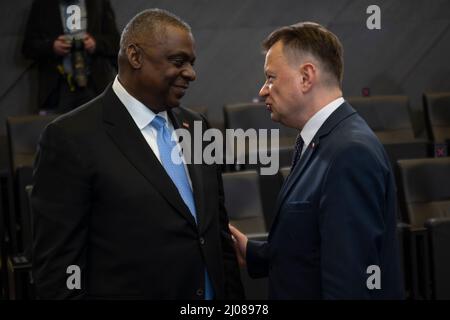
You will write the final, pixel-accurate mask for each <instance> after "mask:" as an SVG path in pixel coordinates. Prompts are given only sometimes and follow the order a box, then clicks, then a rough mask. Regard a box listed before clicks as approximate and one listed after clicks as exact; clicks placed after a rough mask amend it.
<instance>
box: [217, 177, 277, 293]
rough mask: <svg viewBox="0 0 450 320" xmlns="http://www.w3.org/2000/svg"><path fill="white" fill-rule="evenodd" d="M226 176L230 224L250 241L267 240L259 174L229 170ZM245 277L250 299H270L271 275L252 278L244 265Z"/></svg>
mask: <svg viewBox="0 0 450 320" xmlns="http://www.w3.org/2000/svg"><path fill="white" fill-rule="evenodd" d="M222 178H223V186H224V194H225V207H226V208H227V212H228V217H229V219H230V223H231V224H232V225H233V226H235V227H237V228H238V229H239V230H240V231H241V232H243V233H244V234H246V235H247V237H248V238H249V239H250V240H261V241H264V240H266V239H267V228H266V223H265V219H264V214H263V202H262V199H261V192H260V182H259V175H258V173H257V172H256V171H255V170H248V171H238V172H226V173H223V174H222ZM241 279H242V283H243V285H244V289H245V294H246V298H247V299H251V300H261V299H267V297H268V281H267V278H262V279H252V278H250V276H249V275H248V272H247V269H246V268H245V267H244V268H241Z"/></svg>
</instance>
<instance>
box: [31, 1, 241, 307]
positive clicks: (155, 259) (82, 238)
mask: <svg viewBox="0 0 450 320" xmlns="http://www.w3.org/2000/svg"><path fill="white" fill-rule="evenodd" d="M194 60H195V51H194V39H193V36H192V33H191V29H190V27H189V26H188V25H187V24H186V23H185V22H184V21H182V20H181V19H180V18H178V17H176V16H174V15H173V14H171V13H169V12H166V11H163V10H159V9H151V10H146V11H143V12H141V13H139V14H138V15H137V16H135V17H134V18H133V19H132V20H131V21H130V22H129V23H128V24H127V26H126V27H125V29H124V30H123V33H122V36H121V42H120V51H119V58H118V65H119V73H118V76H117V77H116V79H115V81H114V82H113V84H112V85H111V86H109V87H108V88H107V89H106V90H105V92H104V93H103V94H102V95H100V96H99V97H97V98H96V99H95V100H92V101H91V102H89V103H88V104H86V105H84V106H82V107H80V108H78V109H76V110H74V111H72V112H71V113H69V114H67V115H64V116H62V117H61V118H59V119H57V120H56V121H55V122H53V123H52V124H50V125H49V126H48V127H47V129H46V130H45V132H44V134H43V136H42V138H41V141H40V148H39V153H38V157H37V161H36V165H35V174H34V188H33V194H32V206H33V211H34V215H35V222H34V228H35V239H34V260H33V273H34V279H35V282H36V288H37V294H38V296H39V297H40V298H44V299H46V298H56V299H64V298H79V299H89V298H103V299H193V300H205V299H206V300H210V299H240V298H243V288H242V284H241V281H240V277H239V269H238V265H237V260H236V256H235V253H234V250H233V245H232V241H231V236H230V233H229V230H228V218H227V214H226V212H225V209H224V205H223V203H224V201H223V187H222V180H221V175H220V172H219V170H218V168H217V167H216V166H215V165H194V164H186V163H189V162H188V161H185V160H186V159H182V160H184V161H183V162H181V163H178V164H176V163H174V162H171V157H170V154H169V150H170V149H171V147H174V146H170V139H169V140H164V137H167V136H170V134H172V132H173V131H174V129H176V128H179V127H185V128H189V130H193V128H194V121H201V123H202V126H203V128H204V129H206V128H207V124H206V123H205V121H204V119H203V118H202V117H201V116H200V115H198V114H195V113H193V112H191V111H188V110H186V109H182V108H179V105H180V100H181V98H182V97H183V95H184V94H185V92H186V90H187V89H188V87H189V83H190V82H192V81H194V80H195V71H194V69H193V64H194ZM168 141H169V142H168ZM167 143H169V144H167ZM175 144H176V143H175ZM175 147H177V146H176V145H175ZM206 194H208V196H206Z"/></svg>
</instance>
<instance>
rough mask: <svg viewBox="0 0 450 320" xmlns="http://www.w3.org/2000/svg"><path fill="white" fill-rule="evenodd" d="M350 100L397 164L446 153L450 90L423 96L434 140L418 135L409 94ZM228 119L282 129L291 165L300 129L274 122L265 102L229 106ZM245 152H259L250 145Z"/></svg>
mask: <svg viewBox="0 0 450 320" xmlns="http://www.w3.org/2000/svg"><path fill="white" fill-rule="evenodd" d="M346 100H347V101H349V103H350V104H351V105H352V106H353V107H354V108H355V110H356V111H357V112H358V113H359V114H360V115H361V116H362V117H363V118H364V119H365V120H366V122H367V123H368V125H369V126H370V127H371V128H372V130H373V131H374V132H375V134H376V135H377V136H378V138H379V139H380V141H381V142H382V143H383V145H384V146H385V149H386V151H387V153H388V156H389V158H390V159H391V163H392V166H393V167H394V166H395V164H396V162H397V160H399V159H414V158H424V157H432V156H446V154H447V150H448V144H449V142H450V92H448V93H426V94H424V95H423V101H424V103H423V107H424V114H425V119H424V122H425V123H426V127H427V129H428V130H427V131H428V136H429V137H430V139H418V138H416V136H415V134H414V129H413V122H412V119H411V116H410V114H411V110H410V107H409V99H408V97H406V96H373V97H348V98H347V99H346ZM224 119H225V128H226V129H239V128H241V129H244V130H247V129H279V135H280V148H279V153H280V164H281V166H287V165H289V164H290V158H291V155H292V146H293V144H294V141H295V137H296V135H297V133H298V131H297V130H295V129H291V128H286V127H283V126H281V125H279V124H278V123H276V122H273V121H272V120H271V119H270V116H269V114H268V111H267V109H266V107H265V105H264V104H263V103H247V104H244V103H238V104H230V105H226V106H225V107H224ZM244 152H245V153H247V154H251V153H252V152H256V151H255V150H251V149H249V148H247V149H246V150H245V151H244ZM236 157H239V154H238V155H237V156H236ZM249 168H254V166H253V167H252V166H248V165H247V166H242V165H240V166H238V167H235V168H234V169H249Z"/></svg>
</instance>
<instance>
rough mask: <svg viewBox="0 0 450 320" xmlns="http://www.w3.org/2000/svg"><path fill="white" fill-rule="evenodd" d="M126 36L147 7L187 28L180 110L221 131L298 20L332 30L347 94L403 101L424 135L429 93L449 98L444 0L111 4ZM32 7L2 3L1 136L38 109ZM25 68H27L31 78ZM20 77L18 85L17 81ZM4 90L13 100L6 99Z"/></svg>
mask: <svg viewBox="0 0 450 320" xmlns="http://www.w3.org/2000/svg"><path fill="white" fill-rule="evenodd" d="M111 3H112V5H113V7H114V8H115V11H116V16H117V25H118V27H119V29H122V28H123V26H124V25H125V23H126V22H127V21H128V20H129V19H130V18H131V17H132V16H133V15H134V14H136V13H137V12H139V11H140V10H142V9H144V8H147V7H160V8H164V9H168V10H170V11H173V12H174V13H176V14H178V15H180V16H181V17H182V18H183V19H185V20H186V21H187V22H188V23H190V24H191V26H192V28H193V32H194V36H195V38H196V44H197V56H198V59H197V62H196V71H197V76H198V78H197V81H196V82H194V83H193V84H192V86H191V89H190V92H189V93H188V94H187V95H186V97H185V100H184V104H185V105H187V106H190V105H197V106H198V105H203V106H207V107H208V109H209V115H210V118H211V120H212V122H213V123H214V124H215V125H220V123H221V121H222V107H223V105H224V104H227V103H234V102H239V101H249V100H251V99H252V98H254V97H256V96H257V94H258V91H259V88H260V86H261V84H262V82H263V63H264V57H263V55H262V54H261V47H260V43H261V41H262V39H263V38H264V37H265V36H266V35H267V34H268V33H269V32H270V31H272V30H273V29H274V28H275V27H278V26H281V25H286V24H291V23H294V22H297V21H300V20H310V21H317V22H319V23H322V24H324V25H326V26H327V27H329V28H330V29H331V30H332V31H333V32H335V33H336V34H337V35H338V36H339V37H340V38H341V40H342V42H343V44H344V48H345V77H344V92H345V95H346V96H354V95H360V94H361V89H362V88H364V87H369V88H370V89H371V93H372V95H377V94H405V95H408V96H409V97H410V98H411V102H412V107H413V110H414V116H415V120H416V123H415V128H416V132H417V133H418V134H419V135H422V134H423V130H422V129H423V124H422V120H421V119H422V115H421V113H420V111H421V95H422V92H423V91H450V62H449V61H448V60H449V59H448V57H449V56H450V32H449V26H450V18H449V16H448V13H449V12H450V1H446V0H429V1H421V0H409V1H408V0H400V1H393V0H391V1H388V0H383V1H381V0H380V1H375V2H374V1H366V0H334V1H332V0H328V1H321V0H317V1H306V0H279V1H257V0H228V1H218V0H217V1H213V0H183V1H182V0H164V1H163V0H159V1H148V0H128V1H123V0H111ZM30 4H31V0H21V1H14V4H11V2H6V1H3V2H2V3H1V4H0V6H1V7H0V19H1V20H0V21H1V22H0V23H1V28H0V34H1V35H2V39H3V41H2V42H1V43H0V48H1V52H2V59H0V68H1V71H2V77H1V78H0V79H1V80H0V134H2V133H3V132H4V118H5V117H6V116H7V115H12V114H25V113H29V112H32V111H34V110H35V107H36V106H35V101H36V93H37V88H36V83H35V81H36V69H35V68H29V66H30V62H29V61H26V60H24V59H23V58H22V57H21V54H20V47H21V45H22V43H21V42H22V37H23V32H24V26H25V22H26V19H27V16H28V12H29V7H30ZM371 4H377V5H379V6H380V7H381V10H382V12H381V27H382V29H381V30H368V29H367V28H366V19H367V17H368V15H367V14H366V8H367V6H368V5H371ZM27 68H28V69H27ZM21 75H22V77H20V76H21ZM8 88H10V89H9V91H6V90H7V89H8Z"/></svg>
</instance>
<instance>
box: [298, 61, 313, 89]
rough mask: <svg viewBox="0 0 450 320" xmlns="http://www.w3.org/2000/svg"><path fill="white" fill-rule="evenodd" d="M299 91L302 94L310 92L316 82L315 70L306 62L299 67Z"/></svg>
mask: <svg viewBox="0 0 450 320" xmlns="http://www.w3.org/2000/svg"><path fill="white" fill-rule="evenodd" d="M299 71H300V89H301V90H302V92H303V93H305V92H307V91H309V90H311V87H312V86H313V85H314V83H315V82H316V78H317V68H316V66H315V65H314V64H312V63H311V62H306V63H304V64H302V65H301V66H300V70H299Z"/></svg>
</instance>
